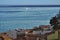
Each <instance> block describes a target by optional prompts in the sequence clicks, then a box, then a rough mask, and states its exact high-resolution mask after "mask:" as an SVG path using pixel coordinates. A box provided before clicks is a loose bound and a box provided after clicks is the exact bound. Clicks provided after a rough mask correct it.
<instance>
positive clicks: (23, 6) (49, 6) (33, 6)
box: [0, 5, 60, 7]
mask: <svg viewBox="0 0 60 40" xmlns="http://www.w3.org/2000/svg"><path fill="white" fill-rule="evenodd" d="M0 7H60V5H0Z"/></svg>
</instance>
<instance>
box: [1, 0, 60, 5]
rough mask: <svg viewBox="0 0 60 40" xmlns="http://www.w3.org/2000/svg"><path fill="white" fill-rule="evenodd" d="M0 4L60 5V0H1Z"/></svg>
mask: <svg viewBox="0 0 60 40" xmlns="http://www.w3.org/2000/svg"><path fill="white" fill-rule="evenodd" d="M0 5H60V0H0Z"/></svg>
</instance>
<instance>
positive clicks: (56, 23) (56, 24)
mask: <svg viewBox="0 0 60 40" xmlns="http://www.w3.org/2000/svg"><path fill="white" fill-rule="evenodd" d="M50 24H51V26H53V29H54V30H58V38H59V37H60V30H59V28H60V11H59V14H57V16H55V17H52V19H51V20H50ZM59 40H60V38H59Z"/></svg>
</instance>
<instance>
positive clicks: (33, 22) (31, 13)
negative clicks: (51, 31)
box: [0, 7, 60, 32]
mask: <svg viewBox="0 0 60 40" xmlns="http://www.w3.org/2000/svg"><path fill="white" fill-rule="evenodd" d="M59 9H60V8H58V7H54V8H53V7H1V8H0V32H5V31H7V30H13V29H16V28H22V29H31V28H33V27H34V26H39V25H49V20H50V19H51V17H53V16H55V15H56V14H58V12H59Z"/></svg>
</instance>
